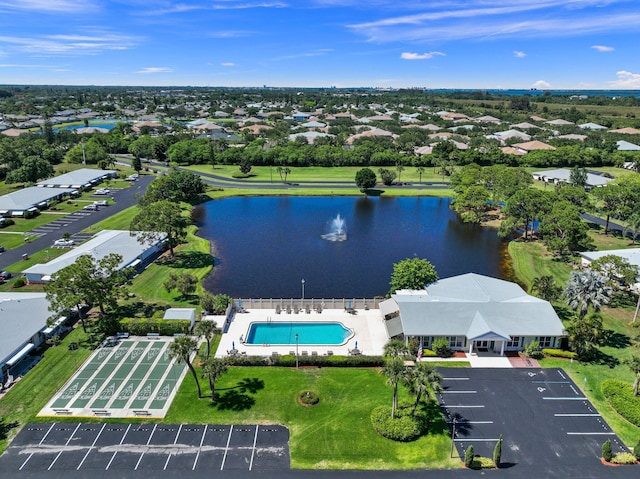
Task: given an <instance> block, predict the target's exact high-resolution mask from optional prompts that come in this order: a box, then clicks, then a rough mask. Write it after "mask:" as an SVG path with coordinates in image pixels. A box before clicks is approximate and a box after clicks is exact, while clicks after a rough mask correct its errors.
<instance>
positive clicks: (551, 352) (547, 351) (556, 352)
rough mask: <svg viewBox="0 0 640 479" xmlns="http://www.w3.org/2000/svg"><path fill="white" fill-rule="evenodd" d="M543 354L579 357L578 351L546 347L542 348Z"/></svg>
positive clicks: (557, 356) (569, 357)
mask: <svg viewBox="0 0 640 479" xmlns="http://www.w3.org/2000/svg"><path fill="white" fill-rule="evenodd" d="M542 354H544V355H545V356H552V357H555V358H567V359H577V358H578V353H574V352H573V351H563V350H562V349H551V348H544V349H543V350H542Z"/></svg>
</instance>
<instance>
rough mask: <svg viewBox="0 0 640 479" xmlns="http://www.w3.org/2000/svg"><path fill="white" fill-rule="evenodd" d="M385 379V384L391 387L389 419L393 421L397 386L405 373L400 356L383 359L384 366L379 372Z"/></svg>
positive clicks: (396, 400)
mask: <svg viewBox="0 0 640 479" xmlns="http://www.w3.org/2000/svg"><path fill="white" fill-rule="evenodd" d="M380 372H381V374H382V375H383V376H385V377H386V378H387V384H389V385H390V386H392V387H393V402H392V403H391V418H392V419H395V417H396V409H397V408H398V384H399V383H400V381H401V380H402V378H403V377H404V375H405V373H406V366H405V365H404V359H403V358H401V357H400V356H392V357H390V358H387V359H385V362H384V366H383V367H382V370H381V371H380Z"/></svg>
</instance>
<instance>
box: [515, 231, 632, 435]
mask: <svg viewBox="0 0 640 479" xmlns="http://www.w3.org/2000/svg"><path fill="white" fill-rule="evenodd" d="M590 235H591V237H592V239H593V240H594V243H595V244H596V247H597V249H622V248H627V247H631V246H632V245H631V242H630V241H629V240H627V239H623V238H620V237H615V236H613V235H606V236H605V235H604V234H603V233H602V232H601V230H592V231H591V232H590ZM509 253H510V254H511V257H512V259H513V266H514V271H515V274H516V276H517V278H518V280H519V281H520V282H521V283H522V284H524V285H526V286H527V287H530V286H531V282H532V281H533V278H535V277H539V276H543V275H551V276H553V278H554V279H555V280H556V283H557V284H558V285H564V284H565V282H566V280H568V279H569V277H570V274H571V271H573V267H572V266H571V265H570V264H567V263H564V262H562V261H559V260H558V259H556V258H554V257H553V255H551V254H549V253H548V252H547V250H546V248H545V247H544V245H542V244H540V243H538V242H530V243H524V242H511V244H510V245H509ZM555 306H556V309H558V311H559V312H560V315H561V316H565V315H566V313H567V308H566V305H564V304H563V303H558V304H556V305H555ZM633 312H634V308H633V307H632V306H628V307H617V308H611V307H605V308H603V310H602V317H603V324H604V328H605V329H606V330H609V331H611V334H610V335H609V338H608V339H607V340H606V342H605V344H604V345H601V346H599V348H598V349H599V351H600V354H599V357H598V359H597V360H596V361H593V362H589V363H583V362H579V361H573V362H570V361H568V360H566V359H557V358H548V359H543V360H541V361H540V364H541V365H542V366H543V367H560V368H564V369H565V371H566V372H568V373H569V374H570V376H571V378H572V379H573V380H574V381H575V382H576V384H578V386H580V387H581V388H582V389H583V391H584V393H585V395H586V396H587V397H588V398H589V400H590V401H591V402H592V403H593V404H594V406H595V407H596V408H597V409H598V411H599V412H600V413H601V414H602V416H603V417H604V419H605V420H606V421H607V422H608V423H609V425H610V426H611V427H612V428H613V429H614V430H615V431H616V433H617V434H618V435H619V436H620V438H621V439H622V440H623V441H624V442H625V443H626V444H627V445H629V446H632V445H635V444H636V443H637V441H638V440H639V439H640V428H638V427H635V426H634V425H632V424H630V423H629V422H628V421H626V420H625V419H624V418H622V417H621V416H620V415H619V414H618V413H617V412H616V411H615V410H614V409H613V408H612V407H611V406H610V405H609V403H608V402H607V401H606V399H605V398H604V396H603V395H602V392H601V390H600V386H601V384H602V383H603V382H604V381H605V380H607V379H612V378H613V379H620V380H622V381H625V382H628V383H629V384H631V383H632V382H633V373H632V372H631V371H630V370H629V368H627V367H626V366H625V365H624V364H621V361H622V360H623V359H624V358H626V357H628V356H629V355H630V354H631V350H630V346H631V339H632V338H634V337H636V336H637V335H638V334H639V333H640V329H638V328H636V327H633V326H631V325H630V322H631V320H632V318H633Z"/></svg>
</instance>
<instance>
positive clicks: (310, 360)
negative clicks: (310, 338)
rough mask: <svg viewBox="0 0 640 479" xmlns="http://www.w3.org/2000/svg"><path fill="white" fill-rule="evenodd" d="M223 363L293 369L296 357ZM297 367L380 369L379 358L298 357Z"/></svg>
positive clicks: (248, 358)
mask: <svg viewBox="0 0 640 479" xmlns="http://www.w3.org/2000/svg"><path fill="white" fill-rule="evenodd" d="M225 362H226V363H227V364H229V365H231V366H282V367H290V368H293V367H295V366H296V357H295V355H292V354H286V355H281V356H244V355H241V356H227V357H226V358H225ZM298 365H299V366H317V367H323V366H324V367H343V368H349V367H353V368H358V367H360V368H367V367H382V366H383V365H384V361H383V359H382V358H381V357H380V356H298Z"/></svg>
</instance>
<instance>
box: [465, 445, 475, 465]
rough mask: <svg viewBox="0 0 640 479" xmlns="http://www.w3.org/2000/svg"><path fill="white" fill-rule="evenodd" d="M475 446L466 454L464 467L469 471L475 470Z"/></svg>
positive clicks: (468, 449) (470, 447) (469, 448)
mask: <svg viewBox="0 0 640 479" xmlns="http://www.w3.org/2000/svg"><path fill="white" fill-rule="evenodd" d="M473 458H474V454H473V446H469V447H468V448H467V450H466V451H465V452H464V465H465V467H468V468H469V469H472V468H473Z"/></svg>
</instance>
